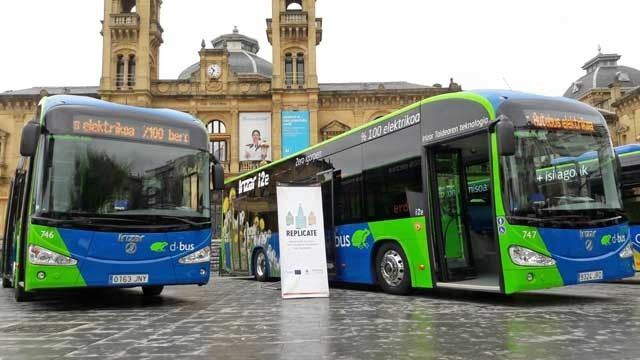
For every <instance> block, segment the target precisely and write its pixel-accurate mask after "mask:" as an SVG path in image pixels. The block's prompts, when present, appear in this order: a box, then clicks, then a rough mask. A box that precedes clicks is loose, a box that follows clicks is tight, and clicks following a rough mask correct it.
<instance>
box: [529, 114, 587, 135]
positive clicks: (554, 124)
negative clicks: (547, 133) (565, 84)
mask: <svg viewBox="0 0 640 360" xmlns="http://www.w3.org/2000/svg"><path fill="white" fill-rule="evenodd" d="M526 116H527V120H529V122H530V123H531V125H532V126H533V127H535V128H538V129H552V130H569V131H579V132H584V133H593V132H595V131H596V130H595V127H594V123H593V121H590V120H587V119H585V118H584V116H582V115H580V114H575V113H569V114H567V113H542V112H530V113H528V114H527V115H526Z"/></svg>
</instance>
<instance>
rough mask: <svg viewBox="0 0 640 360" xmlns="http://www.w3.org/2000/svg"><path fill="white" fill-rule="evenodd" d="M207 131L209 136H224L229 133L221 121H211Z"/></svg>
mask: <svg viewBox="0 0 640 360" xmlns="http://www.w3.org/2000/svg"><path fill="white" fill-rule="evenodd" d="M207 130H208V131H209V134H224V133H226V132H227V127H226V126H225V125H224V123H223V122H222V121H220V120H213V121H209V123H208V124H207Z"/></svg>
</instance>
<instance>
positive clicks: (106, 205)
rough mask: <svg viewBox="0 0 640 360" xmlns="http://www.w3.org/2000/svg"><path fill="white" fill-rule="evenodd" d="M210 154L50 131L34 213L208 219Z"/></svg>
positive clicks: (60, 215) (54, 216)
mask: <svg viewBox="0 0 640 360" xmlns="http://www.w3.org/2000/svg"><path fill="white" fill-rule="evenodd" d="M208 159H209V158H208V154H207V153H206V152H204V151H200V150H196V149H188V148H183V147H176V146H166V145H158V144H147V143H142V142H130V141H121V140H110V139H101V138H89V137H76V136H65V135H62V136H51V137H50V139H49V141H48V143H47V145H46V147H45V151H44V161H45V166H44V167H43V171H42V174H41V176H42V184H43V185H42V188H41V189H39V190H40V191H39V194H38V196H37V199H38V200H37V203H36V213H37V214H38V215H40V216H43V217H51V218H60V219H66V218H67V217H69V216H79V217H89V216H95V217H101V216H102V217H108V216H111V217H114V216H116V215H117V216H118V217H121V216H127V217H136V216H165V217H176V218H178V217H180V218H206V219H199V221H208V219H209V171H208V168H207V167H208V163H209V161H208Z"/></svg>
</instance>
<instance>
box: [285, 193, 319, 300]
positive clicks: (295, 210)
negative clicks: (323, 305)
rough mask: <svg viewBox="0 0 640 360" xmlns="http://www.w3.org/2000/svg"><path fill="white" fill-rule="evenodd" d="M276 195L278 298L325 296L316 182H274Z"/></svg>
mask: <svg viewBox="0 0 640 360" xmlns="http://www.w3.org/2000/svg"><path fill="white" fill-rule="evenodd" d="M276 194H277V203H278V233H279V243H280V282H281V293H282V297H283V298H284V299H294V298H315V297H329V276H328V273H327V257H326V250H325V244H324V242H325V237H324V216H323V212H322V189H321V187H320V185H319V184H312V185H305V186H300V185H289V184H282V183H278V184H277V186H276Z"/></svg>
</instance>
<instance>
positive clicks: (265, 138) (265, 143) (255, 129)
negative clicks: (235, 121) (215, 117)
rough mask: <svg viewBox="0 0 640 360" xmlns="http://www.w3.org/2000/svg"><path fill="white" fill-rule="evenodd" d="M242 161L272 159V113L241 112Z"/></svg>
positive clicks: (240, 141) (240, 142)
mask: <svg viewBox="0 0 640 360" xmlns="http://www.w3.org/2000/svg"><path fill="white" fill-rule="evenodd" d="M239 138H240V140H239V144H240V161H262V160H265V161H271V150H272V148H273V145H272V143H271V113H267V112H264V113H263V112H247V113H240V134H239Z"/></svg>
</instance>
